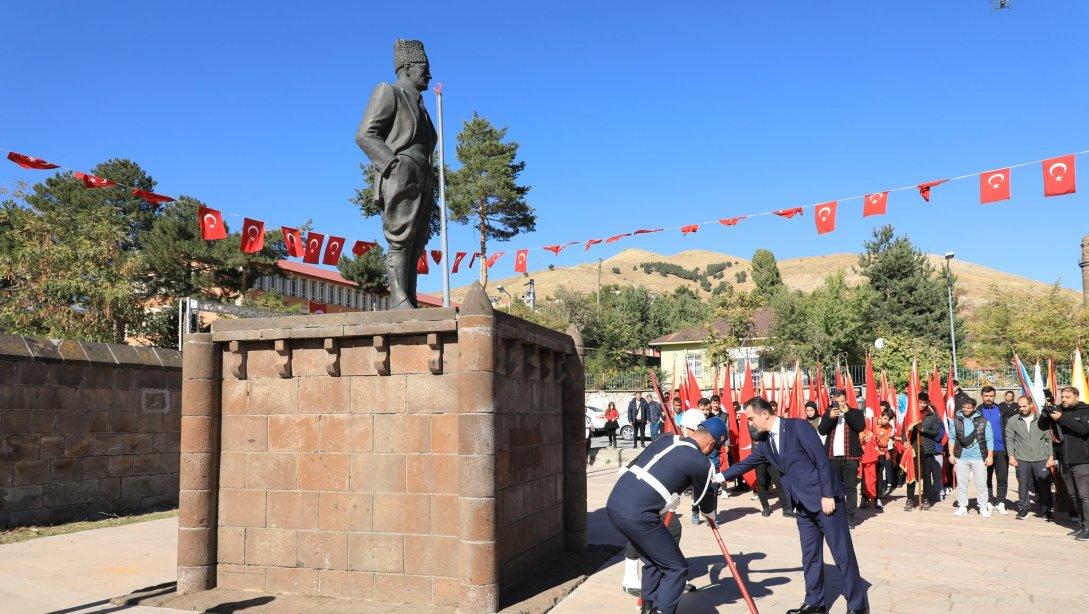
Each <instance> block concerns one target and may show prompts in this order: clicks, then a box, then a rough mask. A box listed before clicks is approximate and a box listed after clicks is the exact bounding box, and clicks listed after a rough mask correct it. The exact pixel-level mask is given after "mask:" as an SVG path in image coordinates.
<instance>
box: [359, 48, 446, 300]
mask: <svg viewBox="0 0 1089 614" xmlns="http://www.w3.org/2000/svg"><path fill="white" fill-rule="evenodd" d="M393 68H394V70H395V71H396V72H397V81H396V82H395V83H393V84H392V85H391V84H389V83H379V84H378V87H376V88H374V92H373V93H372V94H371V100H370V102H369V103H368V104H367V111H366V112H365V113H364V115H363V121H362V123H360V124H359V131H358V132H356V136H355V141H356V143H358V144H359V147H360V148H361V149H362V150H363V153H365V154H366V155H367V158H369V159H370V161H371V163H372V164H373V165H374V167H375V168H376V169H377V170H376V172H375V175H374V179H373V181H372V184H371V185H372V187H373V190H372V192H373V193H374V199H375V202H377V203H378V204H379V206H380V207H381V209H382V232H383V234H385V236H386V241H387V242H388V243H389V251H388V252H387V253H386V273H387V275H388V276H389V284H390V294H391V297H390V305H391V308H392V309H413V308H415V307H417V306H418V305H417V304H416V262H417V260H418V259H419V257H420V255H421V254H423V251H424V246H425V245H426V244H427V239H428V237H429V235H430V221H431V213H432V210H433V208H434V207H435V197H434V194H435V178H434V175H433V174H432V167H431V155H432V153H434V151H435V143H436V140H437V138H438V135H437V134H436V132H435V127H434V126H433V125H432V123H431V116H429V115H428V114H427V109H426V108H425V107H424V104H423V97H422V96H421V95H420V92H423V91H425V90H427V84H428V82H429V81H431V71H430V66H429V64H428V61H427V54H426V53H424V47H423V43H421V42H420V41H416V40H405V39H397V41H396V42H395V43H394V44H393Z"/></svg>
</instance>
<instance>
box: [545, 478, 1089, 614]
mask: <svg viewBox="0 0 1089 614" xmlns="http://www.w3.org/2000/svg"><path fill="white" fill-rule="evenodd" d="M616 478H617V473H616V470H615V469H609V470H600V471H591V472H590V473H588V489H587V490H588V502H587V503H588V506H589V507H588V512H589V539H588V541H589V542H590V543H615V544H621V543H623V538H622V537H621V536H620V535H619V533H617V532H616V530H615V529H614V528H613V527H612V525H611V524H610V523H609V520H608V518H607V517H606V516H605V510H604V508H605V501H606V499H607V498H608V496H609V492H610V491H611V489H612V486H613V484H614V483H615V481H616ZM1010 482H1011V484H1010V487H1011V493H1012V494H1016V482H1015V480H1014V479H1013V475H1011V476H1010ZM969 492H970V494H973V491H971V490H970V491H969ZM749 497H750V493H747V492H746V493H743V494H741V495H738V496H731V497H728V498H720V500H719V515H720V521H721V522H722V524H721V526H720V531H721V532H722V535H723V538H724V539H725V540H726V545H727V547H728V548H729V549H730V554H731V555H732V556H733V558H734V561H735V562H736V563H737V565H738V566H739V568H740V569H741V572H742V574H743V575H744V577H745V578H746V581H747V585H748V588H749V592H750V593H751V594H752V595H753V597H754V598H755V600H756V605H757V608H759V610H760V611H761V612H764V613H765V614H766V613H781V612H785V611H786V610H787V609H789V608H793V607H797V605H798V604H799V603H801V602H802V597H803V595H804V593H805V590H804V582H803V579H802V571H801V546H800V544H799V542H798V532H797V529H796V525H795V523H794V521H793V520H790V519H787V518H784V517H783V516H782V515H781V514H780V513H779V510H778V507H777V506H776V507H775V513H774V514H773V515H772V516H771V517H770V518H764V517H762V516H761V515H760V513H759V507H760V506H759V503H758V502H757V501H753V500H751V499H750V498H749ZM893 497H894V498H893V500H892V501H891V502H890V503H889V504H888V505H887V511H886V512H884V513H882V514H875V513H874V512H873V511H872V510H859V512H858V519H859V520H860V524H859V525H858V528H857V529H856V530H855V531H854V532H853V533H852V537H853V538H854V544H855V553H856V554H857V556H858V559H859V566H860V569H861V572H862V577H863V579H865V580H866V581H867V582H869V583H870V584H871V586H870V589H869V598H870V609H871V612H873V613H874V614H878V613H884V612H890V613H905V614H906V613H929V612H1019V613H1027V612H1048V613H1051V612H1061V611H1067V612H1073V611H1086V608H1087V607H1089V606H1086V604H1087V603H1089V582H1086V572H1087V570H1089V566H1087V564H1086V558H1087V557H1089V543H1086V542H1075V541H1074V540H1073V539H1072V538H1071V537H1067V535H1066V533H1067V531H1069V530H1070V528H1069V527H1067V526H1066V525H1065V524H1063V523H1064V522H1065V518H1060V523H1059V524H1050V523H1046V522H1044V521H1043V519H1041V518H1037V517H1036V516H1034V515H1031V516H1029V517H1028V518H1026V519H1025V520H1014V514H1013V513H1012V512H1011V513H1010V514H1009V515H1006V516H998V515H996V516H994V517H992V518H982V517H980V516H979V515H978V513H976V511H975V510H973V511H972V512H971V513H970V514H969V515H968V516H966V517H954V516H953V510H954V509H955V508H954V507H953V499H952V497H950V498H947V499H946V500H945V501H943V502H941V503H939V504H938V505H936V506H935V507H934V508H933V509H931V510H929V511H925V512H924V511H921V510H916V511H913V512H905V511H903V507H904V500H903V497H904V490H903V489H902V488H901V489H900V490H899V491H897V492H896V493H894V495H893ZM690 509H691V508H690V506H685V504H684V502H682V504H681V507H680V508H679V511H680V512H681V513H682V515H683V517H682V518H681V520H682V522H683V534H682V538H681V550H682V551H683V552H684V553H685V555H686V556H687V557H688V560H689V563H690V565H691V567H692V572H691V577H692V579H691V582H692V583H693V584H695V585H696V586H697V587H699V591H698V592H696V593H689V594H687V595H685V596H684V598H683V599H682V600H681V606H680V608H679V612H682V613H684V614H689V613H697V612H747V611H748V608H747V607H746V606H745V602H744V601H743V600H742V599H741V595H740V592H739V591H738V589H737V586H736V584H735V583H734V580H733V578H732V576H731V575H730V573H729V569H728V568H726V566H725V563H724V561H723V558H722V555H721V554H720V553H719V550H718V546H717V544H716V543H715V541H714V537H713V535H712V533H711V530H710V529H709V528H707V526H706V525H703V526H693V525H692V524H691V520H690V516H689V512H690ZM1060 516H1064V515H1063V514H1060ZM622 572H623V559H622V558H621V557H616V558H615V559H613V560H612V561H610V562H609V563H608V564H607V565H606V566H605V567H604V568H603V569H602V570H600V571H598V572H597V573H596V574H594V575H593V576H591V577H590V578H589V579H587V581H586V582H584V583H583V584H582V585H581V586H579V587H578V588H577V589H576V590H575V591H574V592H573V593H571V594H570V595H569V596H568V597H567V598H566V599H564V600H563V601H561V602H560V604H559V605H558V606H557V607H556V608H555V609H554V610H553V612H555V613H556V614H569V613H573V612H594V613H601V614H608V613H611V612H624V613H630V612H633V611H638V610H637V609H636V608H635V600H634V598H633V597H631V596H628V595H626V594H624V593H622V592H621V590H620V578H621V575H622ZM825 580H826V582H827V583H828V585H829V587H830V591H836V590H837V589H838V586H839V572H838V571H837V569H836V567H835V565H834V564H833V561H832V557H831V554H829V553H828V551H827V549H826V550H825ZM831 611H832V612H844V611H846V603H845V602H844V599H843V597H842V596H840V597H839V598H838V599H837V600H836V601H835V603H833V604H832V610H831Z"/></svg>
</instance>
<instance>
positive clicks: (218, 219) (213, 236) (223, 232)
mask: <svg viewBox="0 0 1089 614" xmlns="http://www.w3.org/2000/svg"><path fill="white" fill-rule="evenodd" d="M197 215H198V216H199V217H200V238H202V239H204V240H205V241H215V240H218V239H226V238H227V228H226V227H225V226H224V225H223V214H222V213H220V212H219V211H216V210H215V209H211V208H209V207H205V206H204V205H200V206H199V207H197Z"/></svg>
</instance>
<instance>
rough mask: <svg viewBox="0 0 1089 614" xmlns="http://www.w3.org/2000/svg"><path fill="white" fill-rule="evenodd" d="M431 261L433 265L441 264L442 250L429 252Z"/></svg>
mask: <svg viewBox="0 0 1089 614" xmlns="http://www.w3.org/2000/svg"><path fill="white" fill-rule="evenodd" d="M431 259H432V260H434V261H435V264H438V263H440V262H442V250H441V249H433V250H431Z"/></svg>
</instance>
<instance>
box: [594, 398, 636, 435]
mask: <svg viewBox="0 0 1089 614" xmlns="http://www.w3.org/2000/svg"><path fill="white" fill-rule="evenodd" d="M617 413H619V414H620V417H619V418H617V420H616V422H617V424H619V425H620V429H619V430H617V435H618V436H619V437H620V438H621V439H624V440H626V441H631V440H632V439H634V438H635V427H633V426H632V425H631V424H630V423H629V422H628V412H627V410H624V411H618V412H617ZM586 422H587V423H588V424H589V425H591V426H592V427H593V436H594V437H597V436H599V435H604V434H605V410H604V409H600V408H598V407H594V406H592V405H587V406H586Z"/></svg>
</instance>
